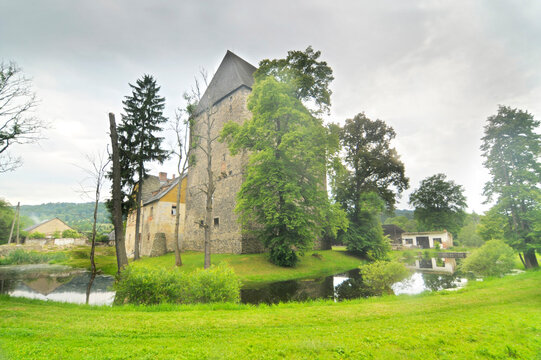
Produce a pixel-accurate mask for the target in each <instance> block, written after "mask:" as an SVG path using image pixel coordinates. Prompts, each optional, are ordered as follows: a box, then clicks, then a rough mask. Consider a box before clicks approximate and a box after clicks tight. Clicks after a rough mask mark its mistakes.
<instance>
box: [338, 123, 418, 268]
mask: <svg viewBox="0 0 541 360" xmlns="http://www.w3.org/2000/svg"><path fill="white" fill-rule="evenodd" d="M339 136H340V144H341V146H342V153H343V159H338V158H335V159H334V162H333V175H332V189H333V194H334V198H335V200H336V202H337V203H339V204H341V205H342V207H343V209H344V210H345V211H346V212H347V214H348V219H349V224H350V225H349V228H348V231H347V232H344V233H342V234H341V235H340V237H341V239H342V241H343V243H345V244H346V245H347V247H348V250H350V251H354V252H357V253H359V254H361V255H367V254H368V252H369V251H372V252H373V253H374V254H375V255H376V257H378V258H379V257H382V256H384V253H385V249H386V248H387V247H388V246H386V245H387V244H386V243H387V242H386V240H385V238H384V237H383V233H382V230H381V223H380V214H381V213H382V211H383V210H384V209H385V208H387V209H388V210H393V209H394V205H395V203H396V198H397V196H398V195H399V194H400V193H401V192H402V191H403V190H404V189H407V188H408V183H409V180H408V178H407V177H406V176H405V174H404V172H405V170H404V164H403V163H402V161H400V158H399V156H398V154H397V152H396V150H395V149H394V148H392V147H391V141H392V140H393V139H394V137H395V136H396V133H395V132H394V130H393V128H392V127H390V126H387V124H385V122H383V121H381V120H375V121H372V120H370V119H369V118H367V117H366V116H365V115H364V114H363V113H360V114H357V115H356V116H355V117H354V118H353V119H348V120H346V123H345V125H344V127H343V128H342V129H340V135H339Z"/></svg>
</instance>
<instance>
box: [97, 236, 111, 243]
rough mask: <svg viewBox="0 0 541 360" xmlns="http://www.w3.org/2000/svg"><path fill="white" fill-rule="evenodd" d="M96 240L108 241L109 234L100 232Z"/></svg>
mask: <svg viewBox="0 0 541 360" xmlns="http://www.w3.org/2000/svg"><path fill="white" fill-rule="evenodd" d="M96 241H97V242H102V243H104V242H108V241H109V235H107V234H100V235H96Z"/></svg>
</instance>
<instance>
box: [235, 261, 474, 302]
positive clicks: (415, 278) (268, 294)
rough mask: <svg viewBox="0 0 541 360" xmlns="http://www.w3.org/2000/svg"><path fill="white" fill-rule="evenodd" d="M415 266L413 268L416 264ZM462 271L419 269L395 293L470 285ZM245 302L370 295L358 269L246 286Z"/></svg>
mask: <svg viewBox="0 0 541 360" xmlns="http://www.w3.org/2000/svg"><path fill="white" fill-rule="evenodd" d="M412 268H413V267H412ZM466 282H467V280H466V279H464V278H462V277H461V275H460V273H458V272H454V273H453V272H448V271H445V272H437V271H434V270H433V269H432V271H428V272H425V271H423V270H420V269H419V268H417V269H415V272H414V273H413V274H412V275H411V277H409V278H408V279H406V280H404V281H401V282H398V283H395V284H393V285H392V286H391V289H392V291H393V293H394V294H395V295H400V294H409V295H414V294H419V293H422V292H423V291H438V290H443V289H458V288H461V287H463V286H464V285H465V284H466ZM240 296H241V302H242V303H246V304H260V303H266V304H276V303H279V302H288V301H306V300H314V299H333V300H335V301H342V300H348V299H356V298H360V297H367V296H370V294H369V293H367V290H366V288H365V287H364V286H363V282H362V277H361V275H360V274H359V270H358V269H354V270H350V271H348V272H345V273H342V274H336V275H332V276H327V277H324V278H320V279H305V280H289V281H280V282H275V283H270V284H265V285H264V286H261V287H257V288H243V289H241V292H240Z"/></svg>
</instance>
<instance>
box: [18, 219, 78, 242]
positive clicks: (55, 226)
mask: <svg viewBox="0 0 541 360" xmlns="http://www.w3.org/2000/svg"><path fill="white" fill-rule="evenodd" d="M65 230H73V229H72V228H71V227H70V226H69V225H68V224H66V223H65V222H63V221H62V220H60V219H59V218H54V219H50V220H45V221H43V222H41V223H39V224H37V225H33V226H30V227H28V228H26V229H24V231H26V232H27V233H28V235H30V234H33V233H42V234H45V237H49V238H50V237H53V235H54V234H55V233H56V232H59V233H62V232H63V231H65Z"/></svg>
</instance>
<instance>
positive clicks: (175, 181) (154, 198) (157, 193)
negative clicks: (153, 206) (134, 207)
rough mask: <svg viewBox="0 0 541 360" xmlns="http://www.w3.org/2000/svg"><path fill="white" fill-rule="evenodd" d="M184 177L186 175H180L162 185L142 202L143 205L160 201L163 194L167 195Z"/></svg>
mask: <svg viewBox="0 0 541 360" xmlns="http://www.w3.org/2000/svg"><path fill="white" fill-rule="evenodd" d="M185 176H186V175H182V176H179V177H176V178H174V179H172V180H169V181H168V182H167V183H166V184H164V185H162V186H161V187H160V188H159V189H158V190H157V191H155V192H154V193H152V195H151V196H150V197H149V198H147V199H146V200H145V201H144V202H143V205H147V204H150V203H152V202H154V201H158V200H160V199H161V198H162V197H164V196H165V194H167V193H168V192H169V191H171V190H172V189H173V188H174V187H175V186H176V185H178V182H179V180H182V179H184V177H185Z"/></svg>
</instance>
